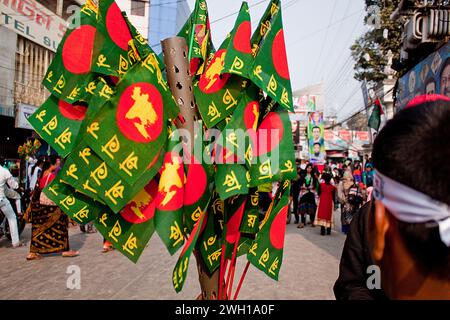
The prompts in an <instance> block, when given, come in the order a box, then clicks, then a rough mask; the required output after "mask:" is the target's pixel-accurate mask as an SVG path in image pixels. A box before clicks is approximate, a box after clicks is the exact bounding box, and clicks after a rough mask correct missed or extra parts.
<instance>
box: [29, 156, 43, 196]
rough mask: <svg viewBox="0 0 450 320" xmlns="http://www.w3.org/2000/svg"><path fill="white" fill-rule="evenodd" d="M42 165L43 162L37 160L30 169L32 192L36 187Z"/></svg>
mask: <svg viewBox="0 0 450 320" xmlns="http://www.w3.org/2000/svg"><path fill="white" fill-rule="evenodd" d="M43 165H44V160H43V159H41V158H39V159H38V160H37V162H36V163H35V164H34V166H33V167H32V168H31V178H30V190H31V191H33V190H34V189H35V187H36V183H37V181H38V179H39V177H40V176H41V172H42V167H43Z"/></svg>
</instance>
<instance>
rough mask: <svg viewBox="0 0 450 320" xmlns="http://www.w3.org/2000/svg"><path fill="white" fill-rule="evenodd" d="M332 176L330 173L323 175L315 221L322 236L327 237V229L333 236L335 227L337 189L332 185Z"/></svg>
mask: <svg viewBox="0 0 450 320" xmlns="http://www.w3.org/2000/svg"><path fill="white" fill-rule="evenodd" d="M331 178H332V176H331V175H330V174H329V173H324V174H323V175H322V179H323V181H324V182H322V183H321V184H320V186H319V196H320V202H319V210H318V213H317V218H316V221H315V224H316V226H320V234H321V235H322V236H324V235H325V229H326V233H327V235H330V234H331V228H332V227H333V201H334V199H335V194H336V187H335V186H333V185H332V184H331Z"/></svg>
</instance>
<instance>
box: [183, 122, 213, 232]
mask: <svg viewBox="0 0 450 320" xmlns="http://www.w3.org/2000/svg"><path fill="white" fill-rule="evenodd" d="M203 136H204V133H203V125H202V122H201V121H196V122H195V123H194V142H193V144H194V145H193V154H189V151H187V150H183V152H184V155H183V158H184V168H185V169H184V170H185V172H186V182H185V185H184V197H183V221H184V227H185V233H187V234H189V233H191V230H192V229H193V227H194V225H195V223H196V222H197V221H198V219H199V217H200V214H201V212H202V210H204V208H206V204H207V203H208V202H209V201H210V198H211V194H212V191H213V188H212V185H213V183H214V178H213V176H214V165H213V164H212V161H211V159H209V157H210V155H209V153H208V152H209V147H208V145H206V143H205V142H204V141H203Z"/></svg>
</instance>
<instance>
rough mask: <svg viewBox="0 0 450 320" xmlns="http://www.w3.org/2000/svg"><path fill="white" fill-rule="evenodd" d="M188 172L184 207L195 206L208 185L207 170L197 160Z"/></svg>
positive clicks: (190, 165)
mask: <svg viewBox="0 0 450 320" xmlns="http://www.w3.org/2000/svg"><path fill="white" fill-rule="evenodd" d="M188 170H189V171H188V174H187V178H186V185H185V188H184V205H186V206H190V205H193V204H194V203H196V202H197V201H198V200H200V198H201V197H202V195H203V193H204V192H205V190H206V184H207V179H206V172H205V169H203V166H202V165H201V164H200V163H199V162H198V161H197V160H196V159H194V161H193V163H191V164H189V167H188Z"/></svg>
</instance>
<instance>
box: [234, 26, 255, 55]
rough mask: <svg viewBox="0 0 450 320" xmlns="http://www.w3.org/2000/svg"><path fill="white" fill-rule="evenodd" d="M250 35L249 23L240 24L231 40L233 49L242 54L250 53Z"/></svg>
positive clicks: (250, 27)
mask: <svg viewBox="0 0 450 320" xmlns="http://www.w3.org/2000/svg"><path fill="white" fill-rule="evenodd" d="M251 33H252V26H251V24H250V21H244V22H242V23H241V24H240V25H239V27H238V28H237V30H236V34H235V35H234V38H233V47H234V48H235V49H236V50H237V51H240V52H243V53H252V47H251V45H250V37H251Z"/></svg>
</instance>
